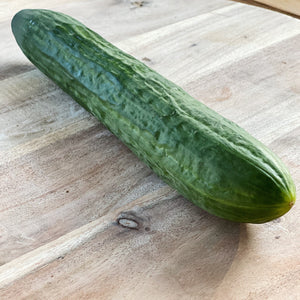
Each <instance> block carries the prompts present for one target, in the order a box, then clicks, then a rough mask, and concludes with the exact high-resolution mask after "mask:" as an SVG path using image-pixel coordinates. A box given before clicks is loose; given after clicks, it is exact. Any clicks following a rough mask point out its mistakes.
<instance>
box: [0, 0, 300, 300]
mask: <svg viewBox="0 0 300 300" xmlns="http://www.w3.org/2000/svg"><path fill="white" fill-rule="evenodd" d="M25 7H39V8H40V7H43V8H51V9H55V10H58V11H62V12H65V13H68V14H70V15H72V16H74V17H76V18H78V19H79V20H81V21H83V22H84V23H85V24H86V25H88V26H89V27H91V28H92V29H94V30H95V31H97V32H98V33H99V34H101V35H103V36H104V37H105V38H107V39H108V40H110V41H111V42H113V43H115V44H116V45H117V46H119V47H120V48H122V49H123V50H125V51H127V52H129V53H130V54H132V55H134V56H135V57H136V58H138V59H140V60H142V61H144V62H145V63H146V64H148V65H149V66H150V67H152V68H153V69H155V70H157V71H158V72H160V73H161V74H163V75H164V76H166V77H167V78H169V79H171V80H172V81H174V82H176V83H177V84H178V85H180V86H182V87H183V88H184V89H186V90H187V91H188V92H189V93H190V94H192V95H193V96H195V97H196V98H197V99H199V100H200V101H202V102H204V103H205V104H206V105H208V106H209V107H211V108H213V109H214V110H216V111H218V112H219V113H221V114H223V115H224V116H225V117H228V118H229V119H231V120H233V121H235V122H237V123H238V124H239V125H241V126H242V127H244V128H245V129H247V130H248V131H249V132H250V133H251V134H253V135H254V136H255V137H257V138H258V139H260V140H261V141H262V142H264V143H265V144H267V145H268V146H269V147H270V148H271V149H272V150H274V151H275V152H276V153H277V154H278V155H279V156H280V157H281V159H282V160H283V161H284V162H285V163H286V165H287V166H288V168H289V169H290V171H291V174H292V177H293V178H294V180H295V182H296V185H297V189H298V190H299V187H300V168H299V167H300V153H299V146H300V141H299V140H300V122H299V120H300V101H299V100H300V99H299V98H300V97H299V93H300V80H299V78H300V77H299V65H300V63H299V62H300V51H299V50H298V48H299V43H300V25H299V21H298V20H296V19H294V18H291V17H289V16H286V15H283V14H279V13H277V12H274V11H268V10H265V9H262V8H259V7H253V6H248V5H245V4H241V3H236V2H229V1H225V0H212V1H199V0H197V1H196V0H193V1H189V4H188V5H187V4H186V1H183V0H182V1H175V0H166V1H141V2H138V1H108V0H107V1H106V0H102V1H96V0H94V1H92V0H89V1H84V2H83V1H71V0H70V1H51V2H50V1H35V0H31V1H16V0H15V1H7V2H6V1H4V2H2V3H1V4H0V8H1V9H0V12H1V13H0V22H1V26H0V34H1V37H2V39H1V48H0V128H1V131H0V199H1V201H0V264H1V266H0V299H25V298H26V299H299V295H300V288H299V287H300V251H299V249H300V229H299V228H300V221H299V220H300V218H299V217H300V209H299V205H298V202H296V205H295V206H294V208H293V209H292V210H291V211H290V212H289V213H288V214H287V215H285V216H284V217H282V218H280V219H278V220H275V221H273V222H270V223H267V224H262V225H251V224H236V223H232V222H228V221H225V220H222V219H219V218H216V217H214V216H211V215H209V214H208V213H206V212H204V211H203V210H201V209H199V208H197V207H195V206H194V205H193V204H191V203H189V202H188V201H187V200H185V199H184V198H182V197H181V196H179V195H178V194H177V193H176V192H175V191H174V190H172V189H171V188H169V187H168V186H167V185H165V184H164V183H163V182H162V181H161V180H160V179H159V178H157V176H156V175H155V174H153V173H152V171H151V170H150V169H149V168H148V167H146V166H145V165H144V164H143V163H142V162H140V161H139V160H138V159H137V158H136V157H135V156H134V155H133V154H132V153H131V152H130V151H129V150H128V149H127V148H126V147H125V146H124V145H123V144H122V143H121V142H120V141H119V140H118V139H117V138H116V137H114V136H113V135H112V134H111V133H110V132H109V131H108V130H107V129H105V128H104V127H103V126H102V125H101V124H100V123H99V122H97V121H96V120H95V119H94V118H93V117H92V116H90V115H89V114H88V113H87V112H85V111H84V110H83V109H82V108H81V107H79V105H77V104H76V103H75V101H73V100H72V99H71V98H70V97H69V96H67V95H66V94H65V93H63V92H62V91H61V90H60V89H58V88H57V87H56V86H55V85H54V84H53V83H52V82H50V81H49V80H48V79H47V78H46V77H45V76H44V75H43V74H41V73H40V72H39V71H38V70H37V69H36V68H35V67H34V66H32V65H31V64H30V63H29V62H28V60H27V59H26V58H25V57H24V55H23V54H22V53H21V51H20V50H19V48H18V46H17V44H16V43H15V41H14V39H13V36H12V34H11V30H10V20H11V18H12V16H13V15H14V13H16V12H17V11H18V10H20V9H22V8H25ZM245 20H247V22H245Z"/></svg>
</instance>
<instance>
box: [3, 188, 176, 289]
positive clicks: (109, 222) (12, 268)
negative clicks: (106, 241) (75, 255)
mask: <svg viewBox="0 0 300 300" xmlns="http://www.w3.org/2000/svg"><path fill="white" fill-rule="evenodd" d="M175 197H179V195H178V193H177V192H176V191H175V190H174V189H172V188H170V187H169V186H164V187H161V188H159V189H157V190H156V191H154V192H152V193H149V194H147V195H145V196H142V197H140V198H137V199H136V200H134V201H132V202H130V203H129V204H127V205H125V206H123V207H121V208H118V209H117V210H116V211H112V212H110V213H108V214H106V215H105V216H103V217H100V218H98V219H96V220H94V221H92V222H90V223H88V224H86V225H84V226H82V227H80V228H78V229H75V230H73V231H71V232H69V233H67V234H65V235H63V236H61V237H59V238H58V239H56V240H54V241H52V242H49V243H47V244H45V245H43V246H41V247H39V248H37V249H35V250H32V251H30V252H28V253H26V254H24V255H22V256H20V257H18V258H16V259H14V260H12V261H10V262H8V263H6V264H4V265H3V266H1V267H0V288H4V287H5V286H7V285H9V284H11V283H13V282H14V281H16V280H18V279H20V278H22V277H24V276H26V275H28V274H30V273H32V272H34V271H35V270H37V269H41V268H42V267H43V266H45V265H47V264H49V263H51V262H52V261H54V260H56V259H58V258H60V257H63V256H64V255H66V254H67V253H69V252H71V251H72V250H74V249H76V248H77V247H79V246H81V245H83V244H84V243H86V242H87V241H89V240H90V239H92V238H93V237H94V236H95V235H97V234H99V233H101V232H103V231H105V230H107V229H108V228H110V227H111V226H114V225H115V224H116V223H115V221H116V219H117V218H118V215H120V213H121V212H122V211H126V210H130V209H133V208H134V207H137V206H138V207H141V206H146V207H147V206H148V207H149V206H151V207H152V206H154V205H158V204H159V203H161V202H162V201H168V200H171V199H173V198H175Z"/></svg>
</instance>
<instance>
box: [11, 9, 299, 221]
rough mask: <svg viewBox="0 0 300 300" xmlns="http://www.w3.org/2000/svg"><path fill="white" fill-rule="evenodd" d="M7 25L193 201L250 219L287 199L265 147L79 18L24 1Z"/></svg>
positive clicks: (287, 182)
mask: <svg viewBox="0 0 300 300" xmlns="http://www.w3.org/2000/svg"><path fill="white" fill-rule="evenodd" d="M12 31H13V33H14V36H15V38H16V41H17V43H18V44H19V46H20V47H21V49H22V51H23V52H24V54H25V55H26V56H27V57H28V58H29V60H30V61H31V62H32V63H33V64H35V65H36V66H37V67H38V68H39V69H40V70H41V71H42V72H44V73H45V74H46V75H47V76H48V77H50V78H51V79H52V80H53V81H54V82H56V83H57V85H58V86H60V87H61V88H62V89H63V90H64V91H65V92H67V93H68V94H70V95H71V96H72V97H73V98H74V99H75V100H76V101H77V102H78V103H79V104H81V105H82V106H83V107H85V108H86V109H87V110H88V111H89V112H91V113H92V114H93V115H94V116H95V117H96V118H98V119H99V120H100V121H101V122H102V123H103V124H104V125H105V126H106V127H107V128H108V129H109V130H110V131H111V132H113V133H114V134H115V135H116V136H117V137H119V138H120V139H121V140H122V141H123V142H124V143H125V144H126V145H127V146H128V147H129V148H130V149H131V150H132V151H133V152H134V153H135V154H136V155H137V156H138V157H139V158H140V159H141V160H142V161H144V162H145V163H146V164H147V165H148V166H149V167H150V168H151V169H153V170H154V171H155V172H156V173H157V174H158V175H159V176H160V177H161V178H162V179H163V180H164V181H165V182H166V183H168V184H169V185H170V186H172V187H174V188H175V189H177V191H178V192H179V193H180V194H182V195H183V196H184V197H185V198H187V199H189V200H190V201H192V202H193V203H194V204H196V205H198V206H200V207H201V208H203V209H204V210H206V211H208V212H210V213H212V214H214V215H216V216H219V217H222V218H225V219H228V220H232V221H237V222H251V223H263V222H267V221H270V220H273V219H275V218H278V217H280V216H282V215H283V214H285V213H286V212H287V211H289V210H290V208H291V207H292V206H293V204H294V202H295V198H296V192H295V185H294V183H293V181H292V179H291V176H290V174H289V172H288V171H287V169H286V167H285V166H284V165H283V163H282V162H281V161H280V159H279V158H278V157H277V156H276V155H275V154H274V153H272V152H271V151H270V150H269V149H268V148H267V147H266V146H264V145H263V144H262V143H260V142H259V141H257V140H256V139H254V138H253V137H252V136H251V135H250V134H248V133H247V132H246V131H244V130H243V129H242V128H240V127H239V126H237V125H236V124H234V123H233V122H231V121H229V120H227V119H225V118H223V117H222V116H220V115H219V114H217V113H216V112H214V111H213V110H211V109H209V108H208V107H206V106H205V105H204V104H202V103H200V102H199V101H197V100H196V99H194V98H193V97H191V96H190V95H189V94H187V93H186V92H185V91H184V90H182V89H181V88H180V87H178V86H177V85H175V84H174V83H172V82H170V81H169V80H167V79H165V78H164V77H162V76H161V75H159V74H158V73H156V72H155V71H153V70H152V69H150V68H149V67H147V66H146V65H145V64H143V63H142V62H140V61H138V60H137V59H135V58H133V57H132V56H130V55H128V54H126V53H124V52H122V51H121V50H120V49H118V48H116V47H115V46H113V45H112V44H110V43H109V42H107V41H106V40H105V39H103V38H102V37H100V36H99V35H98V34H97V33H95V32H93V31H92V30H90V29H89V28H87V27H85V26H84V25H83V24H82V23H80V22H78V21H76V20H74V19H73V18H71V17H69V16H67V15H64V14H62V13H58V12H53V11H50V10H42V9H27V10H22V11H20V12H19V13H17V14H16V15H15V16H14V18H13V20H12Z"/></svg>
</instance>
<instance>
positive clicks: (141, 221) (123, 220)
mask: <svg viewBox="0 0 300 300" xmlns="http://www.w3.org/2000/svg"><path fill="white" fill-rule="evenodd" d="M116 221H117V224H118V225H120V226H122V227H124V228H128V229H134V230H140V229H143V228H144V229H145V230H146V231H150V228H149V226H148V225H149V224H148V222H147V218H146V219H145V218H143V217H141V216H139V215H137V212H135V211H132V210H131V211H124V212H121V213H120V214H119V216H118V217H117V220H116Z"/></svg>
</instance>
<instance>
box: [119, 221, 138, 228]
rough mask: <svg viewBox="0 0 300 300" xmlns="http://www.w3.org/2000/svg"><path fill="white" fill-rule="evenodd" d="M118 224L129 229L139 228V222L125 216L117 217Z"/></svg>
mask: <svg viewBox="0 0 300 300" xmlns="http://www.w3.org/2000/svg"><path fill="white" fill-rule="evenodd" d="M118 224H119V225H121V226H122V227H126V228H130V229H139V223H137V222H136V221H135V220H131V219H127V218H119V219H118Z"/></svg>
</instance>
